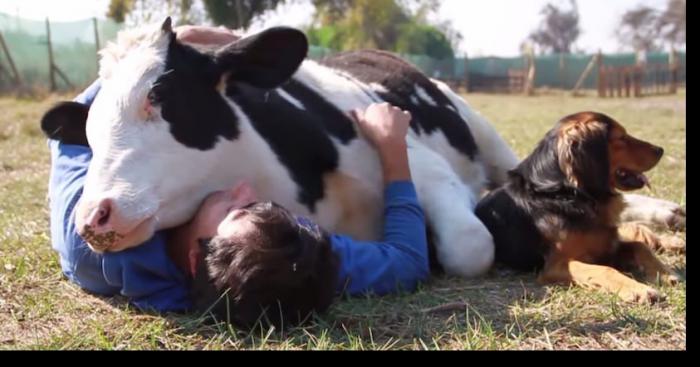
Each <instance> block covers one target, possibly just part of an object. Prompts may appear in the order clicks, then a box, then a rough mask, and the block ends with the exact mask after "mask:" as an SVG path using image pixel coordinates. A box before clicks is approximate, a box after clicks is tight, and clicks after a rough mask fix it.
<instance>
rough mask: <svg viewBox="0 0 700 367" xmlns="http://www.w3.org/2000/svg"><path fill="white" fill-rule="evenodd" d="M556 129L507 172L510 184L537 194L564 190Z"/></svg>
mask: <svg viewBox="0 0 700 367" xmlns="http://www.w3.org/2000/svg"><path fill="white" fill-rule="evenodd" d="M557 135H558V134H557V129H556V128H555V129H552V130H550V131H549V132H547V134H546V135H545V137H544V138H543V139H542V140H541V141H540V142H539V144H537V147H535V150H534V151H533V152H532V153H530V154H529V155H528V156H527V157H526V158H525V159H524V160H523V161H522V162H520V164H519V165H518V166H517V167H516V168H515V169H513V170H512V171H509V172H508V175H509V180H510V182H511V183H513V184H515V185H516V186H519V187H527V188H528V189H529V190H533V191H536V192H539V193H554V192H559V191H561V190H562V189H564V188H565V186H566V184H567V182H566V178H565V177H564V175H563V173H562V171H561V168H559V158H558V157H559V155H558V154H557V139H558V138H557Z"/></svg>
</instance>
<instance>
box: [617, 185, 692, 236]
mask: <svg viewBox="0 0 700 367" xmlns="http://www.w3.org/2000/svg"><path fill="white" fill-rule="evenodd" d="M623 196H624V198H625V203H626V204H627V207H626V208H625V210H624V211H623V212H622V214H621V215H620V219H621V220H622V221H623V222H644V223H649V224H653V225H656V226H659V227H662V228H669V229H673V230H683V229H685V210H683V208H682V207H681V206H680V205H678V204H676V203H673V202H670V201H668V200H661V199H655V198H651V197H648V196H644V195H636V194H624V195H623Z"/></svg>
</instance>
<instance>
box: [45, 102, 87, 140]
mask: <svg viewBox="0 0 700 367" xmlns="http://www.w3.org/2000/svg"><path fill="white" fill-rule="evenodd" d="M89 109H90V107H88V106H86V105H84V104H82V103H78V102H60V103H58V104H56V105H55V106H53V107H51V109H49V110H48V111H47V112H46V113H45V114H44V116H43V117H42V118H41V130H42V131H43V132H44V134H46V137H48V138H49V139H54V140H58V141H61V142H63V143H66V144H75V145H84V146H89V145H88V141H87V136H86V135H85V123H86V122H87V117H88V110H89Z"/></svg>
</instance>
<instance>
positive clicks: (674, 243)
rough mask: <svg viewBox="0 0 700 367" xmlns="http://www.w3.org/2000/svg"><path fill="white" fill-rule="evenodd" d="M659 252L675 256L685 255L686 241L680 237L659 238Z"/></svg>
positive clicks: (667, 236) (665, 236)
mask: <svg viewBox="0 0 700 367" xmlns="http://www.w3.org/2000/svg"><path fill="white" fill-rule="evenodd" d="M659 247H660V248H659V250H661V251H663V252H669V253H673V254H684V253H685V240H684V239H682V238H680V237H678V236H670V235H663V236H660V237H659Z"/></svg>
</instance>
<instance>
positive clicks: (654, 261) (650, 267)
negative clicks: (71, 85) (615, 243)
mask: <svg viewBox="0 0 700 367" xmlns="http://www.w3.org/2000/svg"><path fill="white" fill-rule="evenodd" d="M615 255H616V259H615V262H616V263H618V264H621V265H623V266H625V267H626V266H629V265H632V266H633V267H634V268H635V269H636V270H639V271H641V272H642V273H643V274H644V278H645V280H646V281H648V282H656V281H657V280H660V281H661V282H663V283H665V284H676V283H678V281H679V278H678V276H677V275H676V274H674V273H673V271H671V269H669V267H667V266H666V265H664V263H662V262H661V261H660V260H659V259H658V258H657V257H656V256H655V255H654V253H653V252H652V251H651V249H650V248H649V247H648V244H646V243H643V242H641V241H630V242H627V241H621V242H620V243H619V247H618V250H617V253H616V254H615Z"/></svg>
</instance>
